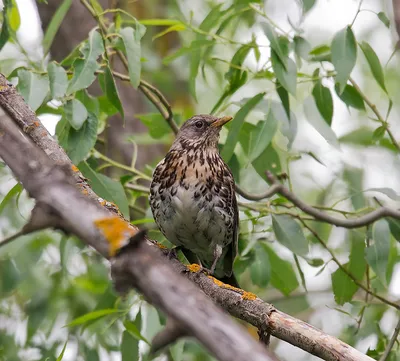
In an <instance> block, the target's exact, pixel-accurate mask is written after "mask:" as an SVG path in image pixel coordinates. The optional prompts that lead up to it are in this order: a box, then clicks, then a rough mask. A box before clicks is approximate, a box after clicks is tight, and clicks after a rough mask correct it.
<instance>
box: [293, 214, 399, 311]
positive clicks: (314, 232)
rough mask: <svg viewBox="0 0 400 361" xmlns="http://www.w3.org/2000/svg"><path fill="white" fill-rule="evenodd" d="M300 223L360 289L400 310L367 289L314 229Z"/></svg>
mask: <svg viewBox="0 0 400 361" xmlns="http://www.w3.org/2000/svg"><path fill="white" fill-rule="evenodd" d="M300 222H301V223H302V224H303V226H304V227H305V228H307V229H308V230H309V231H310V232H311V233H312V234H313V236H314V237H315V238H316V239H317V240H318V242H319V243H320V244H321V246H322V247H324V248H325V249H326V250H327V251H328V252H329V254H330V255H331V258H332V261H333V262H335V263H336V265H337V266H338V267H339V268H340V269H341V270H342V271H343V272H344V273H345V274H346V275H347V276H348V277H349V278H350V279H351V280H352V281H353V282H354V283H355V284H356V285H357V286H358V287H360V288H362V289H363V290H364V291H365V292H367V293H369V294H370V295H371V296H373V297H375V298H377V299H378V300H380V301H382V302H383V303H385V304H387V305H389V306H392V307H394V308H396V309H397V310H400V305H398V304H396V303H394V302H392V301H390V300H388V299H386V298H384V297H382V296H380V295H378V294H377V293H375V292H373V291H371V290H370V289H368V287H365V286H364V285H363V284H362V283H361V282H360V281H359V280H358V279H357V278H356V277H355V276H354V275H353V274H352V273H351V272H349V271H348V270H347V268H346V267H345V266H343V265H342V264H341V263H340V262H339V260H338V259H337V258H336V256H335V254H334V253H333V252H332V250H331V249H330V248H329V247H328V245H327V244H326V243H325V241H324V240H323V239H322V238H321V237H320V236H319V234H318V233H317V232H316V231H314V229H313V228H311V227H310V226H309V225H308V224H307V223H306V222H304V221H303V220H301V219H300Z"/></svg>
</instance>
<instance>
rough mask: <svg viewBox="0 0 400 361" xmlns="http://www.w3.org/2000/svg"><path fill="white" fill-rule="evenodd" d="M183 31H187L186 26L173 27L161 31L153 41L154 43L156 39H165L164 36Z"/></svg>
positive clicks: (177, 25)
mask: <svg viewBox="0 0 400 361" xmlns="http://www.w3.org/2000/svg"><path fill="white" fill-rule="evenodd" d="M183 30H186V26H185V25H184V24H176V25H171V26H169V27H168V28H167V29H165V30H163V31H160V32H159V33H158V34H156V35H154V36H153V38H152V40H153V41H154V40H156V39H159V38H161V37H163V36H164V35H167V34H169V33H172V32H174V31H176V32H179V31H183Z"/></svg>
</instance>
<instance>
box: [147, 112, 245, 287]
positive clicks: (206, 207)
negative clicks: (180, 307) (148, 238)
mask: <svg viewBox="0 0 400 361" xmlns="http://www.w3.org/2000/svg"><path fill="white" fill-rule="evenodd" d="M231 119H232V117H231V116H223V117H216V116H213V115H207V114H200V115H195V116H193V117H191V118H190V119H188V120H187V121H186V122H185V123H184V124H183V125H182V127H181V128H180V129H179V131H178V134H177V136H176V138H175V140H174V142H173V144H172V146H171V148H170V149H169V151H168V153H167V154H166V156H165V158H164V159H163V160H161V161H160V162H159V163H158V165H157V166H156V168H155V170H154V172H153V178H152V182H151V185H150V196H149V201H150V207H151V210H152V213H153V217H154V220H155V222H156V224H157V225H158V227H159V228H160V230H161V232H162V233H163V235H164V236H165V238H167V239H168V241H170V242H171V243H172V244H174V245H175V246H177V248H178V249H181V250H182V252H183V253H184V255H185V256H186V258H187V259H188V261H189V262H191V263H198V264H199V265H200V266H201V268H200V269H201V270H205V271H208V273H209V274H211V275H212V276H214V277H215V278H217V279H219V280H220V281H222V282H223V283H228V284H230V285H232V286H234V287H239V285H238V282H237V280H236V278H235V276H234V274H233V271H232V268H233V261H234V259H235V257H236V255H237V246H238V233H239V212H238V206H237V200H236V194H235V181H234V178H233V175H232V172H231V170H230V169H229V167H228V165H227V164H226V163H225V162H224V161H223V159H222V157H221V155H220V153H219V149H218V141H219V135H220V130H221V128H222V126H223V125H224V124H226V123H227V122H229V121H230V120H231Z"/></svg>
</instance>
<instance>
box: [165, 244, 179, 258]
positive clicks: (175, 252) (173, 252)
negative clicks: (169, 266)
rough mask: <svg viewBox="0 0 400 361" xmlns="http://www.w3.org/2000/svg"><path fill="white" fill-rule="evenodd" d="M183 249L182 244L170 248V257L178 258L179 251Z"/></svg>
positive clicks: (168, 255)
mask: <svg viewBox="0 0 400 361" xmlns="http://www.w3.org/2000/svg"><path fill="white" fill-rule="evenodd" d="M181 250H182V247H181V246H176V247H173V248H170V249H169V251H168V254H167V257H168V259H172V258H178V252H179V251H181Z"/></svg>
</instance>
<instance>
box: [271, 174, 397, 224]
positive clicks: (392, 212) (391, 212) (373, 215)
mask: <svg viewBox="0 0 400 361" xmlns="http://www.w3.org/2000/svg"><path fill="white" fill-rule="evenodd" d="M267 180H268V181H269V182H270V183H271V188H272V187H273V186H275V187H274V189H275V190H276V193H279V194H281V195H282V196H284V197H285V198H286V199H288V200H289V201H291V202H292V203H293V204H294V205H296V206H297V207H298V208H300V209H301V210H302V211H303V212H304V213H307V214H309V215H311V216H313V217H314V218H315V219H316V220H318V221H322V222H327V223H329V224H333V225H335V226H338V227H344V228H359V227H364V226H367V225H368V224H371V223H373V222H375V221H377V220H378V219H380V218H384V217H393V218H396V219H400V211H399V210H396V209H391V208H387V207H381V208H378V209H375V210H374V211H372V212H369V213H367V214H365V215H364V216H361V217H358V218H352V219H340V218H336V217H333V216H331V215H329V214H326V213H324V212H321V211H319V210H318V209H315V208H314V207H312V206H310V205H308V204H306V203H304V202H303V201H302V200H301V199H300V198H298V197H297V196H296V195H295V194H294V193H292V192H291V191H289V189H287V188H286V187H285V186H284V185H283V184H281V183H279V182H278V180H277V179H276V178H275V177H274V175H273V174H272V173H271V172H269V171H268V172H267ZM271 188H270V189H271Z"/></svg>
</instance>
